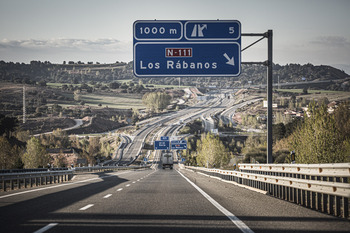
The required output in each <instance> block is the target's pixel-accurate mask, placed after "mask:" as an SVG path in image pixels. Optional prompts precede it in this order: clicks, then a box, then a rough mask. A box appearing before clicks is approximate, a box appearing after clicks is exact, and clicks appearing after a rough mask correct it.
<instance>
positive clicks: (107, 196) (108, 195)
mask: <svg viewBox="0 0 350 233" xmlns="http://www.w3.org/2000/svg"><path fill="white" fill-rule="evenodd" d="M110 196H112V194H107V195H106V196H104V197H103V198H109V197H110Z"/></svg>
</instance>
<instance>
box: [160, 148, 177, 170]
mask: <svg viewBox="0 0 350 233" xmlns="http://www.w3.org/2000/svg"><path fill="white" fill-rule="evenodd" d="M173 165H174V157H173V152H171V151H168V150H165V151H162V167H163V169H165V168H167V167H168V168H170V169H173Z"/></svg>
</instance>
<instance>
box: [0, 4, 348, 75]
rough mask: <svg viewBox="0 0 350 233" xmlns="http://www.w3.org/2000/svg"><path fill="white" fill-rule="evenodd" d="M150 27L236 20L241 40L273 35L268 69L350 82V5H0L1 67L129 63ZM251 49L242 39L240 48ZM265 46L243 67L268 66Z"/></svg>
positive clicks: (249, 55)
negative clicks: (344, 77) (142, 25)
mask: <svg viewBox="0 0 350 233" xmlns="http://www.w3.org/2000/svg"><path fill="white" fill-rule="evenodd" d="M153 19H157V20H216V19H220V20H229V19H231V20H232V19H234V20H239V21H240V22H241V25H242V33H253V32H254V33H263V32H266V31H267V30H268V29H272V30H273V33H274V35H273V43H274V51H273V52H274V63H279V64H282V65H284V64H286V63H300V64H306V63H312V64H314V65H320V64H323V65H332V66H335V67H337V68H342V69H344V70H345V71H346V72H347V73H348V74H350V29H349V28H350V0H328V1H326V0H290V1H284V0H267V1H263V0H241V1H234V0H169V1H168V0H98V1H96V0H0V60H4V61H13V62H26V63H28V62H29V61H31V60H41V61H46V60H47V61H51V62H52V63H62V62H63V61H70V60H72V61H83V62H88V61H93V62H96V61H98V62H101V63H112V62H116V61H124V62H129V61H131V60H132V39H133V38H132V36H133V34H132V26H133V22H134V21H136V20H153ZM254 39H257V38H254ZM250 42H252V41H251V38H247V37H242V47H245V46H246V45H248V44H249V43H250ZM266 44H267V41H266V40H263V41H262V42H260V43H259V44H257V45H256V46H253V47H252V48H250V49H248V50H247V51H244V52H243V53H242V61H264V60H266V56H267V53H266Z"/></svg>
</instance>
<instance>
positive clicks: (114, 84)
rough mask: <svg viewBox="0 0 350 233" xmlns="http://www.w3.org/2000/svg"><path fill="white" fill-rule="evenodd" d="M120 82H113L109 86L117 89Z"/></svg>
mask: <svg viewBox="0 0 350 233" xmlns="http://www.w3.org/2000/svg"><path fill="white" fill-rule="evenodd" d="M119 86H120V84H119V83H118V82H112V83H110V84H109V88H111V89H117V88H119Z"/></svg>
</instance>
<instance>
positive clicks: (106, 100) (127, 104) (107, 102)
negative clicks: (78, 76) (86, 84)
mask: <svg viewBox="0 0 350 233" xmlns="http://www.w3.org/2000/svg"><path fill="white" fill-rule="evenodd" d="M141 98H142V97H141V96H140V95H136V94H134V95H132V94H123V95H115V96H106V95H94V94H84V95H82V100H83V101H84V102H85V105H89V106H98V104H102V106H103V107H106V106H108V107H110V108H119V109H130V108H136V109H140V108H145V106H144V105H143V103H142V99H141Z"/></svg>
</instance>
